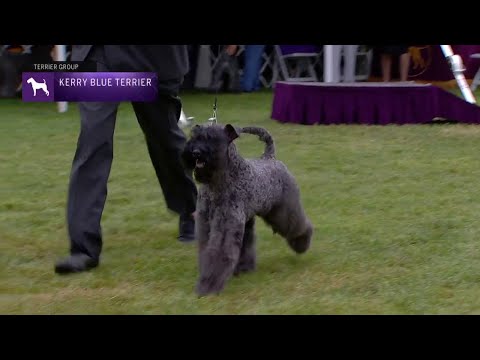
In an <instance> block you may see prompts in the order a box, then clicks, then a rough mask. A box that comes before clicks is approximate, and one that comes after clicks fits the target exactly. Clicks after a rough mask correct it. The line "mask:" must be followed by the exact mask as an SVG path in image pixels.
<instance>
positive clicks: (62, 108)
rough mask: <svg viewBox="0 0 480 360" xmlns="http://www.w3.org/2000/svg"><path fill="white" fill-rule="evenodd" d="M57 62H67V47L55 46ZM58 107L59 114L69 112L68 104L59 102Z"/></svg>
mask: <svg viewBox="0 0 480 360" xmlns="http://www.w3.org/2000/svg"><path fill="white" fill-rule="evenodd" d="M55 60H56V61H66V60H67V45H55ZM57 107H58V111H59V112H61V113H62V112H66V111H67V110H68V103H67V102H65V101H61V102H57Z"/></svg>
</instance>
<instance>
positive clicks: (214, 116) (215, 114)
mask: <svg viewBox="0 0 480 360" xmlns="http://www.w3.org/2000/svg"><path fill="white" fill-rule="evenodd" d="M220 46H221V45H218V56H219V57H220V56H221V55H222V54H221V48H220ZM217 100H218V87H217V89H216V90H215V101H214V103H213V116H212V117H211V118H210V119H208V122H209V123H210V125H214V124H217V123H218V120H217Z"/></svg>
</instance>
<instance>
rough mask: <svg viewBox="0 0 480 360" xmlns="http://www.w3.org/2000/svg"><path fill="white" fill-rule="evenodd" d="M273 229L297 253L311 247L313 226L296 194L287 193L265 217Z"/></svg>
mask: <svg viewBox="0 0 480 360" xmlns="http://www.w3.org/2000/svg"><path fill="white" fill-rule="evenodd" d="M264 220H265V222H266V223H267V224H269V225H270V226H271V227H272V229H273V231H274V232H276V233H279V234H280V235H281V236H283V237H284V238H285V239H286V240H287V243H288V245H289V246H290V248H292V250H293V251H295V252H296V253H297V254H302V253H304V252H306V251H307V250H308V248H309V247H310V242H311V239H312V234H313V227H312V224H311V223H310V221H309V220H308V218H307V216H306V215H305V211H304V209H303V207H302V204H301V203H300V199H299V198H298V197H297V196H295V194H289V195H287V196H286V197H285V198H284V199H283V201H282V202H281V203H280V204H278V205H277V206H275V207H274V208H273V209H272V210H271V211H270V212H269V213H268V214H267V215H266V216H265V217H264Z"/></svg>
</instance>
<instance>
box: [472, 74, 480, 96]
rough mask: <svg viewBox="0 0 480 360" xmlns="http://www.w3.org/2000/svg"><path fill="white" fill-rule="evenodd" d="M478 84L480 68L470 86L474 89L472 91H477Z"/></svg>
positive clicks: (479, 83)
mask: <svg viewBox="0 0 480 360" xmlns="http://www.w3.org/2000/svg"><path fill="white" fill-rule="evenodd" d="M478 85H480V69H478V71H477V73H476V74H475V77H474V78H473V80H472V85H471V87H470V88H471V89H472V91H475V90H477V86H478Z"/></svg>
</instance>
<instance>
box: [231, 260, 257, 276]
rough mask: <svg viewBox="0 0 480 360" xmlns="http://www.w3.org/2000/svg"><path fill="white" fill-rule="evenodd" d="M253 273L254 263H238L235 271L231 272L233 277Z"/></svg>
mask: <svg viewBox="0 0 480 360" xmlns="http://www.w3.org/2000/svg"><path fill="white" fill-rule="evenodd" d="M252 271H255V263H252V262H249V263H239V264H238V265H237V267H236V268H235V271H234V272H233V275H234V276H239V275H240V274H243V273H248V272H252Z"/></svg>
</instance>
